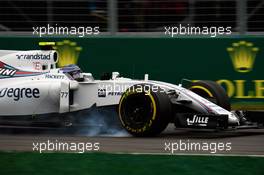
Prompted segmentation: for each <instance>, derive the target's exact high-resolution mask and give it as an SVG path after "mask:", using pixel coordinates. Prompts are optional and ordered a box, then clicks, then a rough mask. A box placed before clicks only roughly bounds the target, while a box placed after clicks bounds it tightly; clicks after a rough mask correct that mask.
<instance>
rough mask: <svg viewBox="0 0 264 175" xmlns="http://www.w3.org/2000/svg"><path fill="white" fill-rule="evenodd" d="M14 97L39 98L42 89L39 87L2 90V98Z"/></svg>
mask: <svg viewBox="0 0 264 175" xmlns="http://www.w3.org/2000/svg"><path fill="white" fill-rule="evenodd" d="M4 97H7V98H12V99H13V100H14V101H19V100H20V99H23V98H39V97H40V91H39V89H38V88H4V89H1V90H0V98H4Z"/></svg>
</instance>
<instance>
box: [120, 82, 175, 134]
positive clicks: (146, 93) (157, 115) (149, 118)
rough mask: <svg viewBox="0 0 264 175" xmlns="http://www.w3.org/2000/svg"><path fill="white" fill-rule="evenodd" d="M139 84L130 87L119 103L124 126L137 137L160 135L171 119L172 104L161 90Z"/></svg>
mask: <svg viewBox="0 0 264 175" xmlns="http://www.w3.org/2000/svg"><path fill="white" fill-rule="evenodd" d="M152 87H154V86H152V85H148V84H138V85H134V86H132V87H130V88H129V89H128V90H127V91H126V92H125V93H124V94H123V95H122V97H121V99H120V102H119V108H118V112H119V119H120V121H121V123H122V126H123V127H124V128H125V129H126V130H127V131H128V132H129V133H130V134H132V135H134V136H137V137H151V136H156V135H158V134H160V133H161V132H162V131H163V130H164V129H165V128H166V127H167V125H168V123H169V122H170V119H171V103H170V101H169V98H168V96H167V94H166V93H165V91H164V90H162V89H161V88H158V87H155V92H154V88H152Z"/></svg>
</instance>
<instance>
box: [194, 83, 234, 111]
mask: <svg viewBox="0 0 264 175" xmlns="http://www.w3.org/2000/svg"><path fill="white" fill-rule="evenodd" d="M190 90H191V91H193V92H194V93H196V94H198V95H200V96H201V97H203V98H206V99H207V100H209V101H211V102H213V103H215V104H217V105H218V106H220V107H222V108H224V109H226V110H228V111H230V110H231V105H230V101H229V97H228V96H227V93H226V92H225V89H224V88H223V87H222V86H220V85H219V84H217V83H216V82H214V81H208V80H201V81H197V82H194V83H193V84H192V86H191V87H190Z"/></svg>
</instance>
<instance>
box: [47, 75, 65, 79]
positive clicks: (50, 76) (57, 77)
mask: <svg viewBox="0 0 264 175" xmlns="http://www.w3.org/2000/svg"><path fill="white" fill-rule="evenodd" d="M45 78H48V79H64V75H53V74H46V75H45Z"/></svg>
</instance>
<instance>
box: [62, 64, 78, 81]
mask: <svg viewBox="0 0 264 175" xmlns="http://www.w3.org/2000/svg"><path fill="white" fill-rule="evenodd" d="M60 70H61V71H62V72H63V73H64V74H65V75H66V76H68V77H69V78H70V79H72V80H76V81H83V77H82V74H81V73H82V71H81V68H80V67H79V66H77V65H75V64H70V65H67V66H64V67H62V68H61V69H60Z"/></svg>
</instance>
